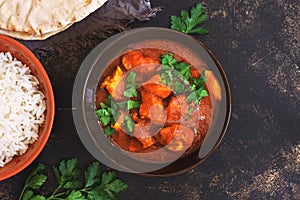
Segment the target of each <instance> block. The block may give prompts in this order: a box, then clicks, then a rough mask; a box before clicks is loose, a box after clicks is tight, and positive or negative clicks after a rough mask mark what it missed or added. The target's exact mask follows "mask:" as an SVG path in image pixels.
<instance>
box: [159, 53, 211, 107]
mask: <svg viewBox="0 0 300 200" xmlns="http://www.w3.org/2000/svg"><path fill="white" fill-rule="evenodd" d="M161 63H162V65H163V68H162V71H161V78H162V82H163V83H165V84H167V85H168V86H170V87H171V89H172V90H173V91H174V92H175V93H176V94H183V93H187V100H188V101H189V102H196V103H197V104H199V102H200V100H201V99H202V98H203V97H206V96H208V92H207V90H206V89H205V87H204V85H205V82H206V81H207V78H206V77H205V70H203V71H202V72H201V76H200V77H199V78H193V77H192V75H191V71H190V64H188V63H185V62H179V61H178V60H177V59H175V58H174V54H172V53H168V54H164V55H162V57H161ZM178 79H179V81H178Z"/></svg>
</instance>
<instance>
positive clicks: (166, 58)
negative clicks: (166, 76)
mask: <svg viewBox="0 0 300 200" xmlns="http://www.w3.org/2000/svg"><path fill="white" fill-rule="evenodd" d="M173 56H174V54H172V53H168V54H164V55H162V56H161V64H163V65H169V66H171V67H174V65H175V64H177V60H176V59H175V58H174V57H173Z"/></svg>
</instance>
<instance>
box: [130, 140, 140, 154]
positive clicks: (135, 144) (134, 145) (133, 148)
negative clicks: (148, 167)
mask: <svg viewBox="0 0 300 200" xmlns="http://www.w3.org/2000/svg"><path fill="white" fill-rule="evenodd" d="M141 150H143V144H141V143H140V142H139V141H137V140H136V139H134V138H131V139H130V141H129V146H128V151H130V152H138V151H141Z"/></svg>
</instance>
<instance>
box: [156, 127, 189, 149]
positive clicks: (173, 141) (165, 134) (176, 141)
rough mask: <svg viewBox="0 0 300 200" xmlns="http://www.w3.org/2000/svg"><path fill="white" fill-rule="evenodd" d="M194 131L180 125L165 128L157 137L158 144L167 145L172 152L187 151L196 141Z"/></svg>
mask: <svg viewBox="0 0 300 200" xmlns="http://www.w3.org/2000/svg"><path fill="white" fill-rule="evenodd" d="M194 137H195V135H194V133H193V130H192V129H190V128H188V127H186V126H183V125H180V124H172V125H171V126H169V127H166V128H163V129H162V130H161V131H160V132H159V133H158V134H157V135H156V136H155V139H156V140H157V142H159V143H161V144H163V145H165V147H166V148H167V149H169V150H171V151H174V152H179V151H185V150H187V149H188V148H189V147H191V145H192V143H193V141H194Z"/></svg>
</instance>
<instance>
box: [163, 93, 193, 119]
mask: <svg viewBox="0 0 300 200" xmlns="http://www.w3.org/2000/svg"><path fill="white" fill-rule="evenodd" d="M188 109H189V104H188V102H187V100H186V97H185V95H179V96H174V97H172V98H171V99H170V101H169V104H168V106H167V108H166V111H167V123H179V122H181V121H182V118H183V117H185V116H186V114H187V113H188Z"/></svg>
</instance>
